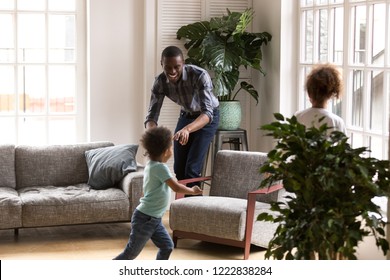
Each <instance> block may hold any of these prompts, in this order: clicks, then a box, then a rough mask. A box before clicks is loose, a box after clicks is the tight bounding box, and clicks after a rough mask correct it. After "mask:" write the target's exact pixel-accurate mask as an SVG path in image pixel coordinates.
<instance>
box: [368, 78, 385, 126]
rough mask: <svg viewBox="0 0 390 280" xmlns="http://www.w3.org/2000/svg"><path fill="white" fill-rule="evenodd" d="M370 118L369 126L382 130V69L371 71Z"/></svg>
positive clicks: (383, 100)
mask: <svg viewBox="0 0 390 280" xmlns="http://www.w3.org/2000/svg"><path fill="white" fill-rule="evenodd" d="M370 77H371V94H370V95H371V118H370V128H371V129H373V130H378V131H379V132H380V131H382V128H383V124H382V120H383V114H384V107H383V106H384V105H385V99H384V96H383V92H384V91H383V77H384V72H383V71H371V75H370Z"/></svg>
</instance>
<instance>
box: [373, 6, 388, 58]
mask: <svg viewBox="0 0 390 280" xmlns="http://www.w3.org/2000/svg"><path fill="white" fill-rule="evenodd" d="M372 21H373V22H372V44H371V45H372V50H371V52H372V57H371V63H372V64H375V65H384V61H385V60H384V58H385V37H386V36H385V35H386V5H385V4H375V5H373V15H372Z"/></svg>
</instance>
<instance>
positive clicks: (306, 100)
mask: <svg viewBox="0 0 390 280" xmlns="http://www.w3.org/2000/svg"><path fill="white" fill-rule="evenodd" d="M311 69H312V67H305V68H303V74H302V75H303V79H302V85H303V87H302V89H303V93H304V99H303V104H304V108H305V109H306V108H309V107H311V106H312V105H311V102H310V99H309V96H308V94H307V91H306V88H305V86H306V77H307V75H309V73H310V71H311Z"/></svg>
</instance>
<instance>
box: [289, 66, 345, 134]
mask: <svg viewBox="0 0 390 280" xmlns="http://www.w3.org/2000/svg"><path fill="white" fill-rule="evenodd" d="M342 87H343V86H342V79H341V76H340V72H339V71H338V70H337V68H336V67H335V66H334V65H331V64H320V65H317V66H316V67H314V68H313V70H312V71H311V72H310V74H309V75H308V76H307V79H306V90H307V93H308V96H309V99H310V102H311V104H312V107H311V108H308V109H305V110H302V111H298V112H296V113H295V114H294V115H295V116H296V117H297V120H298V121H299V122H300V123H302V124H304V125H305V126H306V127H312V126H314V127H319V126H321V125H323V124H324V123H326V124H327V125H328V127H330V128H331V130H330V131H332V130H338V131H341V132H343V133H345V134H346V129H345V124H344V121H343V119H342V118H340V117H339V116H337V115H336V114H333V113H332V112H330V111H328V110H327V109H326V108H327V104H328V101H329V100H330V99H332V98H339V97H340V95H341V91H342Z"/></svg>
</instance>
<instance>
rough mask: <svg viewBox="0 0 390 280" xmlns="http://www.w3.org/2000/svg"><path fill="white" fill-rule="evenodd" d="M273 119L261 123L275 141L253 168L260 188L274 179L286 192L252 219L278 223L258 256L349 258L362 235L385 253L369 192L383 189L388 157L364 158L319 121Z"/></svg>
mask: <svg viewBox="0 0 390 280" xmlns="http://www.w3.org/2000/svg"><path fill="white" fill-rule="evenodd" d="M275 117H276V119H277V121H275V122H272V123H270V124H267V125H264V126H262V129H263V130H265V131H267V132H268V133H267V135H269V136H272V137H273V138H274V139H275V140H277V144H276V146H275V148H274V149H273V150H271V151H270V152H269V153H268V157H269V161H268V163H267V164H265V165H264V166H263V167H261V170H260V172H262V173H265V174H267V179H265V180H264V181H263V182H262V183H261V186H262V187H265V186H268V185H269V184H271V183H272V182H275V181H279V180H281V181H282V182H283V185H284V188H285V189H286V191H287V193H289V196H288V199H287V200H286V202H285V203H273V204H272V206H271V207H272V208H271V209H272V210H274V214H273V215H272V214H261V215H259V217H258V219H259V220H263V221H271V222H277V223H279V226H278V228H277V230H276V232H275V235H274V237H273V239H272V240H271V242H270V243H269V248H268V250H267V252H266V257H267V258H271V257H272V258H275V259H283V258H286V259H356V248H357V246H358V244H359V243H360V242H361V241H362V240H363V238H364V237H366V236H369V235H372V236H373V237H374V238H375V241H376V245H377V246H378V247H379V248H381V249H382V251H383V253H384V254H386V252H387V251H388V250H389V243H388V241H387V240H386V238H385V230H384V229H385V226H386V223H385V218H384V217H382V213H381V211H380V207H379V206H378V205H377V204H375V203H374V202H373V198H375V197H381V196H389V194H390V171H389V161H388V160H378V159H375V158H372V157H370V156H369V150H368V149H367V148H366V147H361V148H352V147H351V146H350V144H349V143H348V137H347V136H346V135H344V134H343V133H342V132H339V131H333V132H330V131H329V128H328V127H327V126H326V124H325V125H323V126H321V127H320V128H314V127H311V128H306V127H305V126H304V125H302V124H300V123H299V122H298V121H297V119H296V118H295V117H292V118H284V116H283V115H281V114H275ZM387 234H390V233H387Z"/></svg>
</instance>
